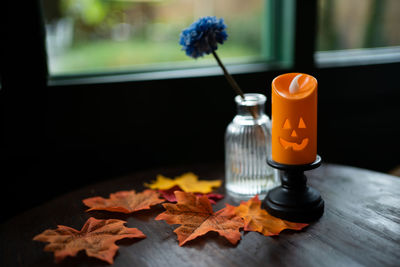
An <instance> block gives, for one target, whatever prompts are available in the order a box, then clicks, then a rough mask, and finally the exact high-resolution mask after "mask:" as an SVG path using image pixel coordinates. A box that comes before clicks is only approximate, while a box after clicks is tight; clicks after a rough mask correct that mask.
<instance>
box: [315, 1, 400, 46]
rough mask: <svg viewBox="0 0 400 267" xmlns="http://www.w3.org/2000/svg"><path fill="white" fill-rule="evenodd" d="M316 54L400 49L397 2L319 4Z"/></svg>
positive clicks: (326, 2) (399, 12) (399, 8)
mask: <svg viewBox="0 0 400 267" xmlns="http://www.w3.org/2000/svg"><path fill="white" fill-rule="evenodd" d="M318 14H319V17H318V22H319V23H318V25H319V27H318V36H317V50H319V51H327V50H344V49H359V48H373V47H387V46H400V31H399V29H400V1H399V0H319V1H318Z"/></svg>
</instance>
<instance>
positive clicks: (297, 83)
mask: <svg viewBox="0 0 400 267" xmlns="http://www.w3.org/2000/svg"><path fill="white" fill-rule="evenodd" d="M274 84H275V86H274V87H275V88H274V89H275V90H276V91H277V93H278V94H279V95H280V96H282V97H284V98H289V99H301V98H304V97H307V96H308V95H309V94H311V93H312V91H313V89H314V88H316V87H317V80H316V79H315V78H314V77H312V76H311V75H308V74H302V73H289V74H287V75H286V76H283V77H282V76H279V77H277V79H275V80H274Z"/></svg>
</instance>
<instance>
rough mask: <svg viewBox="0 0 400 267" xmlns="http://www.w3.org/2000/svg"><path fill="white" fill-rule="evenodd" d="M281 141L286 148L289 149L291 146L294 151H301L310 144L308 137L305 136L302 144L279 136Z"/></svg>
mask: <svg viewBox="0 0 400 267" xmlns="http://www.w3.org/2000/svg"><path fill="white" fill-rule="evenodd" d="M279 142H280V143H281V145H282V146H283V147H284V148H285V149H289V148H290V147H291V148H292V149H293V150H294V151H301V150H303V149H304V148H305V147H306V146H307V145H308V138H304V139H303V140H302V141H301V143H300V144H298V143H296V142H289V141H286V140H285V139H283V138H281V137H279Z"/></svg>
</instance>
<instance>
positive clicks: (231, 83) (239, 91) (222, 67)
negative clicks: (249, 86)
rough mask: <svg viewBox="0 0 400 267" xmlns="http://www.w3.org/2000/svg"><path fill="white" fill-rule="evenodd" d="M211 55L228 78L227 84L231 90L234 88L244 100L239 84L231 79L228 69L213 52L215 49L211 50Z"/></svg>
mask: <svg viewBox="0 0 400 267" xmlns="http://www.w3.org/2000/svg"><path fill="white" fill-rule="evenodd" d="M212 54H213V56H214V57H215V59H216V60H217V62H218V65H219V66H220V67H221V69H222V71H223V72H224V75H225V78H226V79H227V80H228V82H229V84H230V85H231V86H232V88H233V90H235V92H236V94H238V95H240V97H241V98H242V99H243V100H244V94H243V91H242V90H241V89H240V87H239V85H238V84H237V82H236V81H235V80H234V79H233V77H232V76H231V75H230V74H229V73H228V71H227V70H226V68H225V66H224V64H223V63H222V61H221V60H220V59H219V57H218V55H217V53H215V51H214V50H213V51H212Z"/></svg>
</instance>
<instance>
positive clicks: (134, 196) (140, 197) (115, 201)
mask: <svg viewBox="0 0 400 267" xmlns="http://www.w3.org/2000/svg"><path fill="white" fill-rule="evenodd" d="M164 201H165V200H164V199H160V198H159V193H158V192H156V191H154V190H150V189H147V190H145V191H143V192H141V193H135V191H134V190H131V191H119V192H116V193H113V194H110V198H108V199H106V198H102V197H91V198H87V199H84V200H83V203H84V204H85V205H86V206H88V207H89V208H90V209H88V210H87V211H91V210H106V211H113V212H122V213H132V212H135V211H138V210H144V209H150V206H153V205H156V204H159V203H162V202H164Z"/></svg>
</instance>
